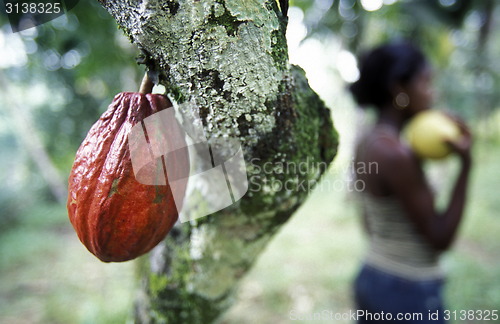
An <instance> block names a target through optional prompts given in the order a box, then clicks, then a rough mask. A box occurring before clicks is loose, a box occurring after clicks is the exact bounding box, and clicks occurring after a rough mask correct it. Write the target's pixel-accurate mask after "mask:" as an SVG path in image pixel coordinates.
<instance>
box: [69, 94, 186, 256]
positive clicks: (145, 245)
mask: <svg viewBox="0 0 500 324" xmlns="http://www.w3.org/2000/svg"><path fill="white" fill-rule="evenodd" d="M169 106H170V102H169V101H168V99H167V98H166V97H164V96H162V95H158V94H142V93H133V92H124V93H120V94H118V95H116V96H115V98H114V100H113V102H112V103H111V105H110V106H109V107H108V110H107V111H106V112H105V113H104V114H103V115H102V116H101V118H100V119H99V120H98V121H97V122H96V123H95V124H94V125H93V126H92V128H91V129H90V131H89V133H88V135H87V137H86V138H85V140H84V141H83V143H82V144H81V146H80V148H79V149H78V151H77V154H76V158H75V162H74V164H73V168H72V171H71V174H70V177H69V190H68V191H69V195H68V203H67V208H68V213H69V219H70V221H71V223H72V225H73V227H74V228H75V231H76V233H77V234H78V237H79V238H80V240H81V241H82V243H83V244H84V245H85V246H86V247H87V249H88V250H89V251H90V252H91V253H93V254H94V255H95V256H97V257H98V258H99V259H100V260H101V261H104V262H121V261H127V260H131V259H134V258H136V257H138V256H140V255H142V254H144V253H146V252H148V251H150V250H151V249H152V248H153V247H155V246H156V245H157V244H158V243H159V242H160V241H161V240H163V239H164V238H165V236H166V235H167V234H168V232H169V231H170V229H171V228H172V227H173V225H174V223H175V222H176V220H177V218H178V210H177V208H176V204H175V202H174V197H173V194H172V190H171V187H170V185H169V180H168V177H167V174H166V172H165V166H163V168H162V167H161V161H163V163H165V159H170V160H169V161H168V163H169V173H168V175H169V176H171V177H177V178H178V179H181V181H180V182H181V184H180V186H181V188H178V187H177V188H176V190H177V193H178V192H181V195H182V196H183V195H184V192H185V188H186V182H187V175H188V173H189V157H188V152H187V148H185V147H186V144H185V139H184V132H182V131H181V128H180V127H179V125H161V127H162V128H164V129H163V130H162V132H163V135H167V136H166V139H167V142H169V138H170V139H171V140H172V141H173V142H176V147H182V148H183V149H180V150H177V151H176V152H175V154H173V155H167V156H166V157H162V158H161V160H160V168H159V169H158V160H157V161H156V162H154V161H153V162H152V163H150V165H149V166H147V167H149V168H154V169H156V170H161V172H160V173H162V174H160V175H159V176H164V177H165V181H163V183H165V184H166V185H147V184H142V183H139V182H138V181H137V179H136V177H135V175H134V172H133V171H134V170H133V168H132V159H131V152H130V147H129V145H128V135H129V134H130V132H131V129H132V127H133V126H134V125H136V124H137V123H140V122H142V121H143V120H144V119H145V118H146V117H148V116H150V115H152V114H154V113H157V112H159V111H161V110H164V109H167V108H168V107H169ZM170 109H173V108H170ZM143 126H144V124H143ZM147 138H148V137H147V135H146V139H147ZM179 143H181V144H179ZM166 144H167V145H168V143H166ZM142 151H143V152H146V154H147V152H150V151H148V148H143V149H142ZM135 154H137V152H135ZM143 171H144V170H143V169H141V172H143ZM146 171H148V170H146ZM149 171H151V170H149ZM152 171H153V172H150V173H151V174H153V173H154V172H156V171H155V170H152ZM182 179H186V180H185V181H184V180H182ZM176 185H177V186H179V181H177V182H176ZM176 198H179V197H176ZM182 198H183V197H181V199H176V202H177V204H178V205H179V201H182ZM177 207H178V208H181V206H177Z"/></svg>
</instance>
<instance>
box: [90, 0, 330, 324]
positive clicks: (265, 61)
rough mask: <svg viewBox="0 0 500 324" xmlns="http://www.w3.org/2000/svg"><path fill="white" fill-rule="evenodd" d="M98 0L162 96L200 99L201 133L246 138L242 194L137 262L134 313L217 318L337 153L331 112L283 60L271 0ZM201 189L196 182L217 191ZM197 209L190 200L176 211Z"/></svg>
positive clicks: (168, 319) (164, 319) (280, 21)
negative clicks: (137, 50) (163, 89)
mask: <svg viewBox="0 0 500 324" xmlns="http://www.w3.org/2000/svg"><path fill="white" fill-rule="evenodd" d="M100 1H101V3H102V4H103V6H104V7H105V8H106V9H107V10H108V11H109V12H110V13H111V14H112V15H113V17H114V18H115V19H116V20H117V22H118V24H119V26H120V27H121V28H122V29H123V30H124V31H125V33H126V34H127V35H128V36H129V38H130V39H131V41H132V42H133V43H135V44H137V45H138V46H139V47H140V49H141V50H142V51H143V53H144V55H145V57H144V62H145V63H146V64H147V66H148V68H149V70H150V71H151V74H152V75H154V76H155V77H157V80H158V82H160V83H161V84H163V85H165V87H166V89H167V94H168V95H169V97H170V98H171V99H172V100H173V101H175V102H177V103H184V102H190V103H193V104H194V105H193V106H192V107H199V108H193V109H198V113H199V115H200V117H201V118H202V120H203V127H204V129H205V131H206V134H207V135H208V140H209V142H210V141H212V140H214V139H217V138H220V137H228V136H229V137H232V138H236V139H238V140H239V141H240V142H241V143H242V148H243V152H244V156H245V161H246V165H247V174H248V177H249V182H250V190H249V191H248V192H247V194H246V195H245V196H244V197H243V198H242V199H241V200H240V201H238V202H237V203H235V204H233V205H232V206H231V207H228V208H226V209H224V210H222V211H219V212H217V213H214V214H211V215H209V216H207V217H203V218H198V219H196V220H193V221H190V222H188V223H182V224H181V223H179V224H177V225H176V226H175V227H174V229H173V230H172V231H171V233H170V234H169V235H168V236H167V238H166V239H165V241H164V242H163V243H162V244H160V245H159V246H158V247H157V248H156V249H155V250H153V252H152V253H151V254H150V255H149V256H147V257H144V258H142V260H140V261H139V262H138V265H139V266H138V268H139V269H138V271H139V274H140V277H141V291H140V293H139V295H138V298H137V301H136V308H135V320H136V322H139V323H210V322H213V321H214V320H216V319H217V318H218V317H220V315H221V314H222V313H223V311H224V310H226V309H227V308H228V307H229V306H230V305H231V303H232V297H233V293H234V292H235V289H236V288H237V284H238V282H239V280H240V279H241V278H242V277H243V275H244V274H245V273H246V272H247V271H248V270H249V268H250V266H251V265H252V264H253V262H254V261H255V259H256V258H257V256H258V255H259V254H260V253H261V252H262V250H263V249H264V247H265V246H266V245H267V243H268V242H269V241H270V239H271V238H272V236H273V235H274V234H275V233H276V231H277V230H278V229H279V228H280V226H281V225H282V224H283V223H284V222H285V221H286V220H287V219H289V217H290V216H291V215H292V214H293V212H294V211H295V210H296V209H297V208H298V207H299V206H300V204H301V203H302V202H303V201H304V200H305V199H306V197H307V194H308V193H309V191H310V189H311V188H312V187H313V185H314V184H315V183H316V182H317V181H318V179H319V178H320V176H321V174H322V173H323V172H324V171H325V169H326V168H327V166H328V164H329V163H330V162H331V161H332V160H333V158H334V156H335V154H336V149H337V143H338V142H337V133H336V132H335V129H334V128H333V125H332V121H331V119H330V111H329V110H328V109H327V108H326V107H325V105H324V103H323V101H322V100H321V99H320V98H319V97H318V96H317V95H316V94H315V93H314V91H312V90H311V88H310V87H309V84H308V83H307V79H306V78H305V74H304V72H303V71H302V70H301V69H300V68H298V67H294V66H290V64H289V63H288V52H287V46H286V39H285V31H286V21H287V20H286V18H285V17H284V16H283V14H282V13H281V11H280V9H279V7H278V5H277V2H276V1H275V0H268V1H264V0H238V1H234V0H142V1H141V0H100ZM286 166H302V167H300V168H298V167H290V168H287V167H286ZM284 183H288V184H295V185H294V186H288V188H284V187H283V184H284ZM207 187H208V188H210V184H207V183H199V184H197V185H195V187H194V189H192V190H194V191H197V190H198V191H199V192H200V195H201V193H203V195H207V194H213V195H214V199H216V195H217V192H216V190H209V191H211V192H208V193H207V192H206V188H207ZM291 187H293V188H291ZM204 190H205V191H204ZM192 196H193V195H192V193H191V197H192ZM196 208H200V206H199V203H198V202H197V201H196V199H191V200H190V201H187V202H186V206H185V207H184V209H183V213H190V212H191V211H193V210H195V209H196Z"/></svg>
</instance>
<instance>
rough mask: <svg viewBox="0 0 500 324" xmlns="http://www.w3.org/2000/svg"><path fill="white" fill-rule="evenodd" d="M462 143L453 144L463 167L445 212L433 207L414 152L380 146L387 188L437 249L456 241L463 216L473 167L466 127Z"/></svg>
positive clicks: (469, 138) (432, 200)
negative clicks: (439, 211) (471, 167)
mask: <svg viewBox="0 0 500 324" xmlns="http://www.w3.org/2000/svg"><path fill="white" fill-rule="evenodd" d="M461 127H462V128H463V129H462V130H463V134H464V135H463V137H462V139H461V140H460V141H459V142H456V143H450V146H451V147H452V148H453V150H454V151H455V152H456V153H457V154H458V155H459V157H460V160H461V170H460V173H459V175H458V178H457V180H456V182H455V186H454V189H453V192H452V195H451V197H450V201H449V203H448V207H447V208H446V209H445V211H444V212H443V213H438V212H437V211H436V210H435V207H434V197H433V194H432V192H431V190H430V188H429V185H428V184H427V182H426V180H425V177H424V174H423V171H422V168H421V167H420V165H419V162H418V161H417V160H416V159H415V157H414V156H413V154H412V153H411V152H410V151H408V150H407V149H405V148H403V147H401V146H394V147H390V146H387V145H386V146H383V147H380V148H379V149H380V150H379V154H377V155H378V156H379V158H378V159H379V160H380V171H381V172H380V176H381V179H382V181H383V182H384V183H385V185H386V186H387V188H388V189H389V190H390V191H391V192H392V193H393V194H394V195H395V196H396V197H397V198H398V199H399V200H400V201H401V202H402V204H403V206H404V208H405V209H406V210H407V212H408V215H409V217H410V218H411V219H412V220H413V221H414V223H415V224H416V226H417V228H418V230H419V231H420V232H421V233H422V234H423V235H424V236H425V237H426V238H427V240H428V241H429V242H430V244H431V245H433V246H434V247H435V248H436V249H438V250H445V249H447V248H448V247H449V246H450V244H451V243H452V242H453V239H454V237H455V234H456V232H457V229H458V226H459V224H460V221H461V219H462V216H463V211H464V206H465V200H466V194H467V186H468V179H469V173H470V166H471V155H470V147H471V136H470V133H469V131H468V130H467V129H466V128H465V126H463V125H462V126H461Z"/></svg>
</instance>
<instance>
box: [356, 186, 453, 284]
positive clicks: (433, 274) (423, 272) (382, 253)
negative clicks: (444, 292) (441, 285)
mask: <svg viewBox="0 0 500 324" xmlns="http://www.w3.org/2000/svg"><path fill="white" fill-rule="evenodd" d="M361 199H362V205H363V207H364V209H365V215H366V218H367V219H366V221H367V225H368V234H369V248H368V253H367V255H366V257H365V262H366V263H367V264H368V265H371V266H373V267H376V268H378V269H380V270H383V271H385V272H387V273H390V274H394V275H398V276H401V277H404V278H407V279H411V280H430V279H437V278H442V277H443V273H442V269H441V267H440V266H439V256H440V252H439V251H437V250H436V249H434V248H433V247H432V246H431V245H430V244H429V243H428V242H427V241H426V240H425V238H424V237H423V236H422V235H421V234H420V233H419V232H418V231H417V229H416V227H415V225H414V224H413V223H412V221H411V220H410V219H409V218H408V217H407V216H406V215H405V211H404V210H403V208H402V206H401V204H400V202H399V201H398V200H396V199H395V198H393V197H375V196H373V195H371V194H370V193H362V194H361Z"/></svg>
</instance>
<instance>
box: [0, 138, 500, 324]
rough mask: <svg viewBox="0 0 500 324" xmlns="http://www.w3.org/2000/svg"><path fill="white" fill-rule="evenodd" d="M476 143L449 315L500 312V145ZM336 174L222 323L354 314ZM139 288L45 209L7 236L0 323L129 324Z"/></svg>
mask: <svg viewBox="0 0 500 324" xmlns="http://www.w3.org/2000/svg"><path fill="white" fill-rule="evenodd" d="M476 144H477V145H476V150H475V157H476V168H475V169H474V172H473V178H472V183H471V196H470V200H469V205H468V208H467V215H466V218H465V222H464V223H463V225H462V227H461V231H460V238H459V240H458V241H457V242H456V244H455V245H454V247H453V250H452V251H451V252H450V253H448V254H447V255H446V256H445V258H444V260H443V266H444V267H445V269H446V271H447V272H448V273H449V280H448V285H447V290H446V300H447V308H448V309H450V310H469V309H472V310H487V309H490V310H491V309H494V308H495V307H497V309H498V305H499V304H500V240H498V239H497V237H498V233H499V232H500V216H499V215H498V212H497V211H498V210H500V200H499V199H498V179H500V169H499V168H498V162H497V161H498V160H500V147H499V146H498V144H497V145H496V146H495V145H493V144H487V143H482V142H481V141H479V143H476ZM437 168H438V169H439V168H443V166H437ZM451 169H453V168H451ZM334 170H335V168H332V169H331V170H330V171H329V172H328V174H327V176H326V177H325V178H324V179H323V183H322V184H320V187H318V188H317V190H315V192H314V193H313V194H312V196H311V197H310V199H309V200H308V201H307V202H306V203H305V204H304V205H303V206H302V207H301V208H300V209H299V211H298V212H297V214H296V215H294V216H293V217H292V219H291V220H290V221H289V222H288V223H287V224H286V225H285V226H283V228H282V229H281V230H280V232H279V233H278V234H277V236H276V237H275V238H274V240H273V241H272V243H271V244H270V245H269V246H268V247H267V248H266V250H265V251H264V253H263V254H262V255H261V257H260V258H259V260H258V262H257V263H256V264H255V265H254V267H253V269H252V270H251V271H250V273H249V274H248V276H247V277H246V278H245V279H244V280H243V282H242V285H241V287H240V290H239V293H238V296H237V297H238V299H237V301H236V303H235V305H234V307H233V308H232V309H231V310H230V311H229V312H228V313H227V314H226V315H225V316H224V318H223V323H225V324H229V323H243V324H246V323H248V324H250V323H278V324H280V323H290V322H300V323H323V322H325V323H327V321H317V320H314V321H312V320H311V321H307V320H305V321H299V320H297V321H294V319H300V318H307V317H308V316H312V315H313V314H314V313H318V312H322V311H332V312H334V313H343V312H348V311H349V310H350V309H352V307H353V306H352V302H351V291H350V285H351V281H352V279H353V277H354V276H355V274H356V271H357V269H358V265H359V261H360V258H361V255H362V252H363V249H364V247H365V240H364V237H363V234H362V232H361V230H360V226H359V225H360V224H359V217H358V213H357V207H356V205H355V203H354V200H353V196H352V195H349V194H348V193H347V192H346V191H345V190H342V189H341V188H344V189H347V187H346V186H343V185H342V183H343V182H342V181H343V180H342V181H341V180H340V179H342V175H341V174H339V173H337V172H335V171H334ZM340 170H342V168H340ZM333 185H335V186H334V187H332V186H333ZM135 285H136V283H135V274H134V263H133V262H128V263H122V264H105V263H101V262H100V261H99V260H97V259H96V258H95V257H94V256H92V255H91V254H90V253H89V252H87V251H86V250H85V248H84V247H83V245H82V244H81V243H80V242H79V241H78V238H77V237H76V234H75V233H74V231H73V229H72V228H71V225H70V224H69V221H68V219H67V216H66V210H65V207H62V206H51V205H44V206H39V207H37V208H36V209H35V210H30V211H29V212H27V213H26V214H25V215H24V216H22V217H21V218H20V222H19V224H18V225H17V226H16V227H13V228H10V229H9V230H7V231H4V232H3V233H1V235H0V322H1V323H5V324H13V323H16V324H17V323H65V324H72V323H93V324H94V323H96V324H99V323H125V321H126V319H127V317H128V316H129V315H130V313H131V309H132V308H131V307H132V301H133V296H134V293H135ZM335 323H350V322H349V321H335ZM456 323H464V321H457V322H456ZM465 323H467V322H465ZM470 323H474V321H470Z"/></svg>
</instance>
